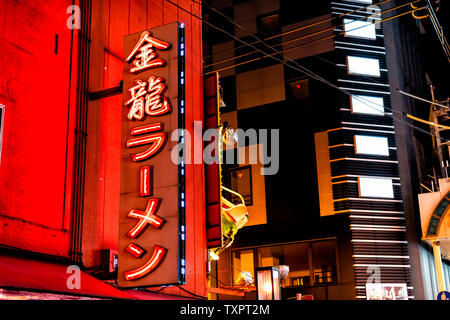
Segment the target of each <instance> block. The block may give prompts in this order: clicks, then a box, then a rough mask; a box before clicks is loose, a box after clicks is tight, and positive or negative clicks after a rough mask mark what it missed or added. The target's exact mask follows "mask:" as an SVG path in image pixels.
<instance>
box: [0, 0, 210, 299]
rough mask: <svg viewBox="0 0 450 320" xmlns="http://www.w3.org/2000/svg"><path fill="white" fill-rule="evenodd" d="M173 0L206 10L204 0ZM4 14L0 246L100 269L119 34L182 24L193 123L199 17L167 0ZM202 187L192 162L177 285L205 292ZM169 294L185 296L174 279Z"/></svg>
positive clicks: (30, 4)
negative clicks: (181, 278) (182, 279)
mask: <svg viewBox="0 0 450 320" xmlns="http://www.w3.org/2000/svg"><path fill="white" fill-rule="evenodd" d="M176 3H177V5H178V6H180V7H182V8H184V9H186V10H187V11H189V12H192V13H193V14H194V15H197V16H201V6H200V5H199V4H197V3H195V2H193V1H187V0H183V1H177V2H176ZM73 5H75V6H76V7H75V10H74V11H73V7H71V6H73ZM78 8H79V9H80V15H79V16H78V15H77V14H78ZM0 21H1V22H0V48H1V51H2V52H3V53H2V55H0V56H1V57H0V70H1V71H2V72H1V74H0V104H3V105H5V116H4V130H3V141H2V154H1V164H0V224H1V232H0V245H1V246H2V247H8V248H13V249H14V250H15V249H18V250H21V251H24V252H25V253H28V252H33V253H38V254H42V255H45V256H48V257H51V258H54V257H57V258H61V259H63V260H65V262H67V263H68V264H70V263H76V264H79V265H80V266H82V267H85V268H88V269H89V268H96V267H98V266H99V265H100V263H101V261H100V259H101V257H100V253H101V250H103V249H110V250H117V249H118V239H119V196H120V150H121V122H122V112H123V110H124V106H123V104H122V94H121V93H120V92H121V90H119V88H120V87H121V81H122V77H123V60H124V54H125V53H124V48H123V46H124V40H123V39H124V37H125V36H126V35H128V34H132V33H136V32H139V31H142V30H145V29H148V28H154V27H157V26H160V25H164V24H168V23H171V22H179V23H183V24H184V26H185V46H186V50H185V52H186V54H185V59H186V64H185V65H186V68H185V105H186V113H185V123H186V129H187V130H189V131H191V132H193V126H194V121H202V120H203V106H202V102H201V101H202V96H203V93H202V32H201V21H199V20H198V19H196V18H195V17H193V16H192V15H190V14H188V13H186V12H185V11H183V10H181V9H179V8H177V7H176V6H174V5H173V4H171V3H169V2H167V1H164V0H130V1H119V0H102V1H92V0H90V1H89V0H85V1H74V2H73V1H40V2H38V3H37V2H35V1H22V2H20V3H19V2H16V1H12V0H11V1H10V0H6V1H2V2H1V3H0ZM77 23H79V25H80V28H79V29H78V28H77ZM69 26H72V27H73V26H75V28H69ZM107 89H111V90H107ZM99 92H100V93H101V94H98V93H99ZM108 92H110V94H108ZM96 93H97V94H96ZM192 138H193V139H195V137H192ZM191 145H192V144H191ZM188 152H191V153H192V155H193V152H194V150H188ZM204 190H205V187H204V170H203V165H202V164H191V165H187V167H186V285H184V286H183V289H185V290H187V291H189V292H191V293H194V294H196V295H200V296H206V287H207V283H206V281H207V279H206V278H207V277H206V265H207V263H206V262H207V250H206V235H205V209H204V206H205V205H204V202H205V200H204ZM164 293H167V294H173V295H180V296H191V295H189V294H188V293H186V292H185V291H183V290H182V289H180V288H178V287H176V286H173V287H168V288H166V289H165V290H164Z"/></svg>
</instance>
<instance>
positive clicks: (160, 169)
mask: <svg viewBox="0 0 450 320" xmlns="http://www.w3.org/2000/svg"><path fill="white" fill-rule="evenodd" d="M180 32H181V31H180V29H179V26H178V23H172V24H168V25H165V26H161V27H156V28H153V29H152V30H151V32H150V31H144V32H140V33H137V34H130V35H127V36H126V37H125V42H124V48H125V52H124V56H125V57H126V58H125V59H124V66H125V68H124V74H123V76H124V78H123V98H122V106H123V108H124V109H123V112H124V113H123V121H122V150H121V162H120V163H121V185H120V216H119V221H120V226H119V230H120V237H119V261H118V266H119V267H118V272H119V274H118V284H119V286H121V287H136V286H148V285H163V284H169V283H181V281H182V280H180V279H184V278H183V277H182V274H185V273H183V271H184V272H185V270H184V269H180V267H179V266H180V263H181V262H180V261H181V260H182V259H183V258H184V255H183V254H184V251H180V244H179V242H180V241H181V240H180V239H181V238H180V235H179V230H180V226H179V224H180V220H177V219H174V216H175V214H176V213H178V214H184V210H182V209H181V207H180V205H181V203H180V202H179V197H180V188H179V183H180V182H179V181H183V182H184V180H180V179H181V178H180V177H179V176H178V175H179V174H180V169H179V166H178V164H176V163H173V162H171V161H168V159H170V155H171V150H170V149H169V148H166V145H167V140H168V134H169V132H172V131H173V130H176V129H178V128H179V126H180V121H183V125H182V126H183V127H184V118H183V120H181V118H180V113H179V111H178V109H179V103H180V102H179V101H180V100H179V99H180V98H179V97H178V95H179V93H180V92H182V91H180V87H179V86H180V81H179V76H180V74H181V73H180V67H181V66H182V65H180V64H179V62H180V61H182V60H180V57H179V55H178V53H179V50H180V46H179V39H180V34H181V33H180ZM162 39H164V40H166V41H163V40H162ZM175 44H176V45H175ZM172 46H173V47H172ZM183 55H184V52H183ZM168 64H171V65H170V67H165V66H166V65H168ZM183 77H184V72H183ZM175 106H177V108H176V109H174V110H176V111H177V112H173V110H172V107H175ZM183 205H184V204H183ZM183 208H184V207H183ZM152 247H154V249H152ZM180 252H181V255H180ZM177 262H178V263H177ZM152 272H153V273H152ZM150 273H152V275H149V274H150Z"/></svg>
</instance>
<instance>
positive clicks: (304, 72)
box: [166, 0, 434, 136]
mask: <svg viewBox="0 0 450 320" xmlns="http://www.w3.org/2000/svg"><path fill="white" fill-rule="evenodd" d="M166 1H167V2H169V3H171V4H172V5H174V6H176V7H177V8H179V9H180V10H182V11H184V12H186V13H188V14H190V15H191V16H193V17H195V18H197V19H199V20H200V21H202V22H204V23H206V24H207V25H209V26H211V27H212V28H214V29H216V30H218V31H221V32H223V33H225V34H226V35H228V36H229V37H231V38H233V39H235V40H237V41H239V42H241V43H243V44H247V45H248V46H250V47H252V48H253V49H255V50H257V51H259V52H261V53H262V54H264V55H265V56H267V57H270V58H272V59H274V60H276V61H278V62H281V63H282V64H284V65H286V66H288V67H290V68H292V69H294V70H297V71H299V72H302V73H303V74H306V75H308V76H310V77H311V78H313V79H316V80H318V81H321V82H323V83H325V84H327V85H329V86H331V87H333V88H335V89H337V90H339V91H341V92H343V93H345V94H346V95H348V96H354V95H352V94H351V93H350V92H348V91H347V90H345V89H342V88H339V87H338V86H336V85H335V84H333V83H331V82H329V81H328V80H326V79H324V78H322V77H320V76H318V75H317V74H315V73H313V72H312V71H310V70H308V69H307V68H305V67H303V66H301V65H299V64H298V63H295V64H296V65H297V66H298V68H295V67H294V66H292V65H290V64H287V63H286V62H284V61H283V60H280V59H278V58H276V57H273V54H272V55H269V54H267V53H265V52H264V51H262V50H260V49H258V48H256V47H255V46H253V45H251V44H248V43H246V42H245V41H243V40H241V39H239V38H237V37H235V36H234V35H232V34H230V33H229V32H227V31H225V30H223V29H221V28H219V27H217V26H215V25H213V24H212V23H210V22H209V21H206V20H204V19H202V17H199V16H197V15H195V14H193V13H192V12H190V11H188V10H186V9H184V8H183V7H181V6H179V5H178V4H176V3H174V2H172V1H170V0H166ZM408 4H409V3H408ZM415 10H419V9H414V10H411V11H408V12H404V13H401V14H397V15H395V16H392V17H389V18H387V19H383V20H380V21H377V22H375V23H374V24H376V23H380V22H384V21H388V20H391V19H394V18H397V17H399V16H402V15H405V14H408V13H411V12H412V11H415ZM354 97H355V98H356V99H357V100H360V101H362V100H364V99H361V97H358V96H354ZM367 102H369V103H371V104H373V102H371V101H368V100H366V105H368V104H367ZM375 105H376V104H375ZM368 106H369V105H368ZM369 107H370V106H369ZM372 108H374V107H372ZM392 111H393V112H394V111H395V110H392ZM396 112H398V113H401V114H402V115H405V114H404V113H403V112H400V111H396ZM386 115H388V114H386ZM388 116H390V117H391V118H393V119H394V118H395V117H394V115H393V114H392V116H391V115H388ZM396 120H397V121H399V122H402V123H404V124H405V125H407V126H410V127H412V128H415V129H416V130H418V131H421V132H423V133H426V134H428V135H431V136H434V135H433V134H431V133H430V132H428V131H426V130H423V129H422V128H420V127H417V126H414V125H412V124H410V123H409V122H406V121H404V120H403V119H399V118H396Z"/></svg>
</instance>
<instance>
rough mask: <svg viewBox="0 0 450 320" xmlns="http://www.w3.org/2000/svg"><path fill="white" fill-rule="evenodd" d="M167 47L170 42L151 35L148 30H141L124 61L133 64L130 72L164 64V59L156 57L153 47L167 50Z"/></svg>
mask: <svg viewBox="0 0 450 320" xmlns="http://www.w3.org/2000/svg"><path fill="white" fill-rule="evenodd" d="M169 48H170V43H168V42H165V41H162V40H158V39H156V38H154V37H151V36H150V32H149V31H144V32H142V33H141V38H140V39H139V41H138V43H137V44H136V46H135V47H134V48H133V50H132V51H131V52H130V54H129V55H128V57H127V58H126V61H127V62H132V65H133V66H134V67H133V68H131V69H130V72H131V73H136V72H138V71H142V70H147V69H150V68H156V67H161V66H163V65H165V61H164V60H162V59H160V58H158V54H157V53H156V52H155V49H160V50H167V49H169Z"/></svg>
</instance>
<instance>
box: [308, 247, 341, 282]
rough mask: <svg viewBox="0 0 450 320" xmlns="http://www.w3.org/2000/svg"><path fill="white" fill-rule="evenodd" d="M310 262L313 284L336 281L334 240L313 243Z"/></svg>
mask: <svg viewBox="0 0 450 320" xmlns="http://www.w3.org/2000/svg"><path fill="white" fill-rule="evenodd" d="M312 260H313V269H314V283H315V284H320V283H327V282H336V281H337V269H336V240H326V241H319V242H313V244H312Z"/></svg>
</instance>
